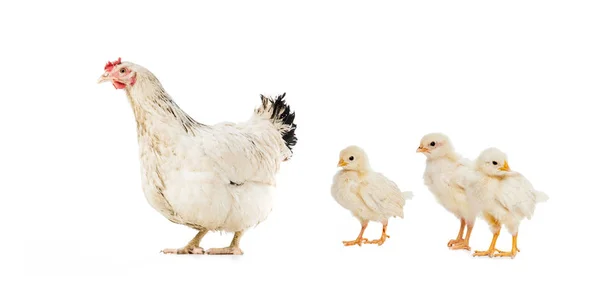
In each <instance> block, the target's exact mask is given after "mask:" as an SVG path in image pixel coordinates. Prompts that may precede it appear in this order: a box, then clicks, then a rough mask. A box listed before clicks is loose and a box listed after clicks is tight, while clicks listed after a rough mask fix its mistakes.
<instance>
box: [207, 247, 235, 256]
mask: <svg viewBox="0 0 600 293" xmlns="http://www.w3.org/2000/svg"><path fill="white" fill-rule="evenodd" d="M206 254H211V255H218V254H227V255H242V254H244V252H243V251H242V250H241V249H239V248H238V247H223V248H211V249H209V250H208V251H207V252H206Z"/></svg>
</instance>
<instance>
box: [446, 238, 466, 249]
mask: <svg viewBox="0 0 600 293" xmlns="http://www.w3.org/2000/svg"><path fill="white" fill-rule="evenodd" d="M450 249H452V250H459V249H464V250H471V247H470V246H469V243H467V241H465V240H462V241H460V242H455V243H454V244H453V245H452V246H450Z"/></svg>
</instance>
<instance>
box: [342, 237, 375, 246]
mask: <svg viewBox="0 0 600 293" xmlns="http://www.w3.org/2000/svg"><path fill="white" fill-rule="evenodd" d="M342 243H344V246H352V245H358V246H362V245H363V243H369V239H367V238H356V240H352V241H342Z"/></svg>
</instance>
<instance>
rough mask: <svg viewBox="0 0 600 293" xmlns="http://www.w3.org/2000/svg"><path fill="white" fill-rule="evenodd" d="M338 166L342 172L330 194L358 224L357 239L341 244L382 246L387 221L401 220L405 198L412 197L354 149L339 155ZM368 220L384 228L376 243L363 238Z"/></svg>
mask: <svg viewBox="0 0 600 293" xmlns="http://www.w3.org/2000/svg"><path fill="white" fill-rule="evenodd" d="M338 167H342V169H341V170H339V171H338V172H337V173H336V174H335V176H334V177H333V184H332V186H331V195H332V196H333V198H334V199H335V200H336V201H337V203H339V204H340V205H341V206H342V207H344V208H345V209H347V210H349V211H350V212H351V213H352V215H353V216H354V217H356V218H357V219H358V220H359V221H360V224H361V230H360V234H358V237H357V238H356V239H355V240H351V241H343V243H344V245H345V246H351V245H358V246H362V244H363V243H368V244H377V245H382V244H383V243H384V242H385V240H386V239H387V238H389V237H390V236H389V235H387V234H386V230H387V225H388V219H389V218H391V217H400V218H404V204H405V202H406V200H407V199H410V198H412V197H413V194H412V192H401V191H400V189H399V188H398V186H397V185H396V184H395V183H394V182H393V181H391V180H389V179H388V178H386V177H385V176H384V175H383V174H381V173H378V172H375V171H373V170H372V169H371V166H370V165H369V159H368V157H367V154H366V153H365V151H364V150H363V149H361V148H359V147H357V146H349V147H347V148H345V149H343V150H342V151H341V152H340V157H339V162H338ZM370 221H376V222H380V223H381V224H382V225H383V230H382V232H381V237H380V238H379V239H377V240H372V241H369V240H368V239H366V238H363V234H364V232H365V229H367V225H368V224H369V222H370Z"/></svg>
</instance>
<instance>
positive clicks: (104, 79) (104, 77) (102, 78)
mask: <svg viewBox="0 0 600 293" xmlns="http://www.w3.org/2000/svg"><path fill="white" fill-rule="evenodd" d="M107 81H111V78H110V75H109V74H108V72H105V73H104V74H102V76H100V78H98V83H103V82H107Z"/></svg>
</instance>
